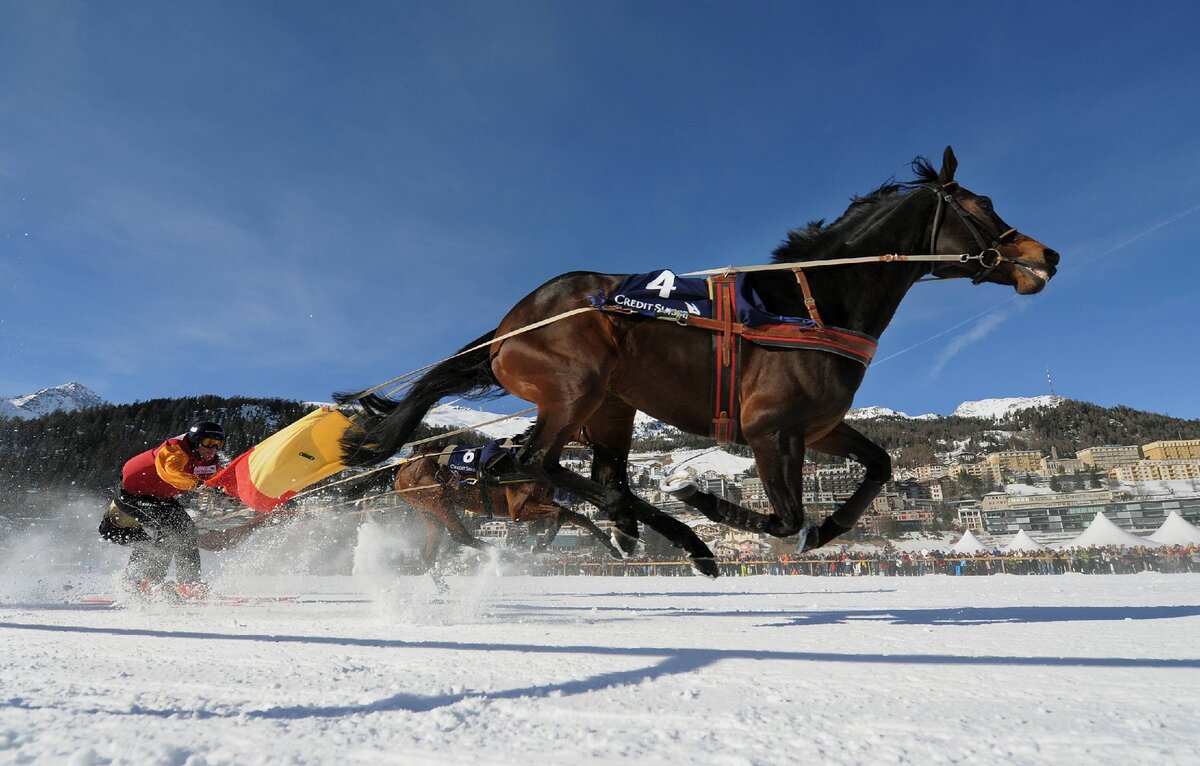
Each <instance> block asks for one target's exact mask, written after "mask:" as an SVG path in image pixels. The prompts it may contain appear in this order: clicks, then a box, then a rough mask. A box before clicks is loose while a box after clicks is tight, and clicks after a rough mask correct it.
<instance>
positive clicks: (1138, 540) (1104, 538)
mask: <svg viewBox="0 0 1200 766" xmlns="http://www.w3.org/2000/svg"><path fill="white" fill-rule="evenodd" d="M1092 545H1095V546H1101V547H1102V546H1105V545H1133V546H1139V545H1141V546H1145V547H1147V548H1157V547H1158V546H1160V545H1162V543H1158V542H1155V541H1154V540H1151V539H1149V538H1147V537H1138V536H1137V535H1135V534H1133V533H1131V532H1126V531H1125V530H1124V529H1121V528H1120V527H1118V526H1117V525H1116V524H1114V523H1112V522H1111V521H1110V520H1109V519H1108V517H1107V516H1105V515H1104V514H1103V513H1100V512H1097V513H1096V518H1094V519H1092V523H1091V524H1088V528H1087V529H1085V530H1083V533H1082V534H1080V535H1079V537H1076V538H1075V539H1074V540H1069V541H1067V542H1065V543H1062V544H1061V545H1059V546H1058V547H1059V548H1086V547H1088V546H1092Z"/></svg>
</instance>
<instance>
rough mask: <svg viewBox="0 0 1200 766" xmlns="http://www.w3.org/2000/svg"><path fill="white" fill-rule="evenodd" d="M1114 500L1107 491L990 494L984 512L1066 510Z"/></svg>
mask: <svg viewBox="0 0 1200 766" xmlns="http://www.w3.org/2000/svg"><path fill="white" fill-rule="evenodd" d="M1114 499H1115V495H1114V494H1113V492H1112V491H1111V490H1107V489H1095V490H1087V491H1082V492H1044V493H1040V494H1036V495H1009V494H1006V493H1004V492H989V493H988V494H986V495H984V497H983V510H985V511H995V510H1001V509H1008V508H1016V509H1020V508H1065V507H1067V506H1072V505H1097V504H1100V503H1111V502H1112V501H1113V500H1114Z"/></svg>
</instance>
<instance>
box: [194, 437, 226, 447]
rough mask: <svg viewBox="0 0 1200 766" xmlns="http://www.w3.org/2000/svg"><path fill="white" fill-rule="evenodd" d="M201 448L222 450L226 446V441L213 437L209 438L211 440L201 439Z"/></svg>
mask: <svg viewBox="0 0 1200 766" xmlns="http://www.w3.org/2000/svg"><path fill="white" fill-rule="evenodd" d="M200 446H201V447H208V448H209V449H221V448H222V447H224V446H225V440H224V439H215V438H213V437H209V438H207V439H201V440H200Z"/></svg>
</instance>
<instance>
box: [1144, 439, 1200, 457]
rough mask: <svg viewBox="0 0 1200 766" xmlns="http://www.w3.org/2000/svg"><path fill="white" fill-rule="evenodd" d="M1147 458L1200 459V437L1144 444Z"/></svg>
mask: <svg viewBox="0 0 1200 766" xmlns="http://www.w3.org/2000/svg"><path fill="white" fill-rule="evenodd" d="M1142 454H1143V455H1145V457H1146V459H1147V460H1200V439H1175V440H1172V441H1157V442H1150V443H1149V444H1143V445H1142Z"/></svg>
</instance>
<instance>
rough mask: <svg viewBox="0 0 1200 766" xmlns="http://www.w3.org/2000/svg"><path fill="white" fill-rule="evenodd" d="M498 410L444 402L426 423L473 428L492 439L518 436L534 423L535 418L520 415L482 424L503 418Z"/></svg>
mask: <svg viewBox="0 0 1200 766" xmlns="http://www.w3.org/2000/svg"><path fill="white" fill-rule="evenodd" d="M503 417H504V415H501V414H499V413H496V412H484V411H483V410H473V409H470V408H468V407H460V406H458V405H457V404H443V405H441V406H440V407H434V408H433V409H432V410H430V411H429V414H428V415H426V416H425V421H424V422H425V425H428V426H434V427H438V428H473V429H475V430H476V431H478V432H480V433H481V434H484V435H485V436H489V437H491V438H492V439H503V438H505V437H506V436H516V435H517V434H522V433H525V429H527V428H529V427H530V426H531V425H533V418H531V417H528V416H525V415H518V416H516V417H513V418H509V419H508V420H501V421H500V422H499V423H493V424H491V425H486V426H481V425H480V423H486V422H488V421H490V420H496V419H498V418H503Z"/></svg>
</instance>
